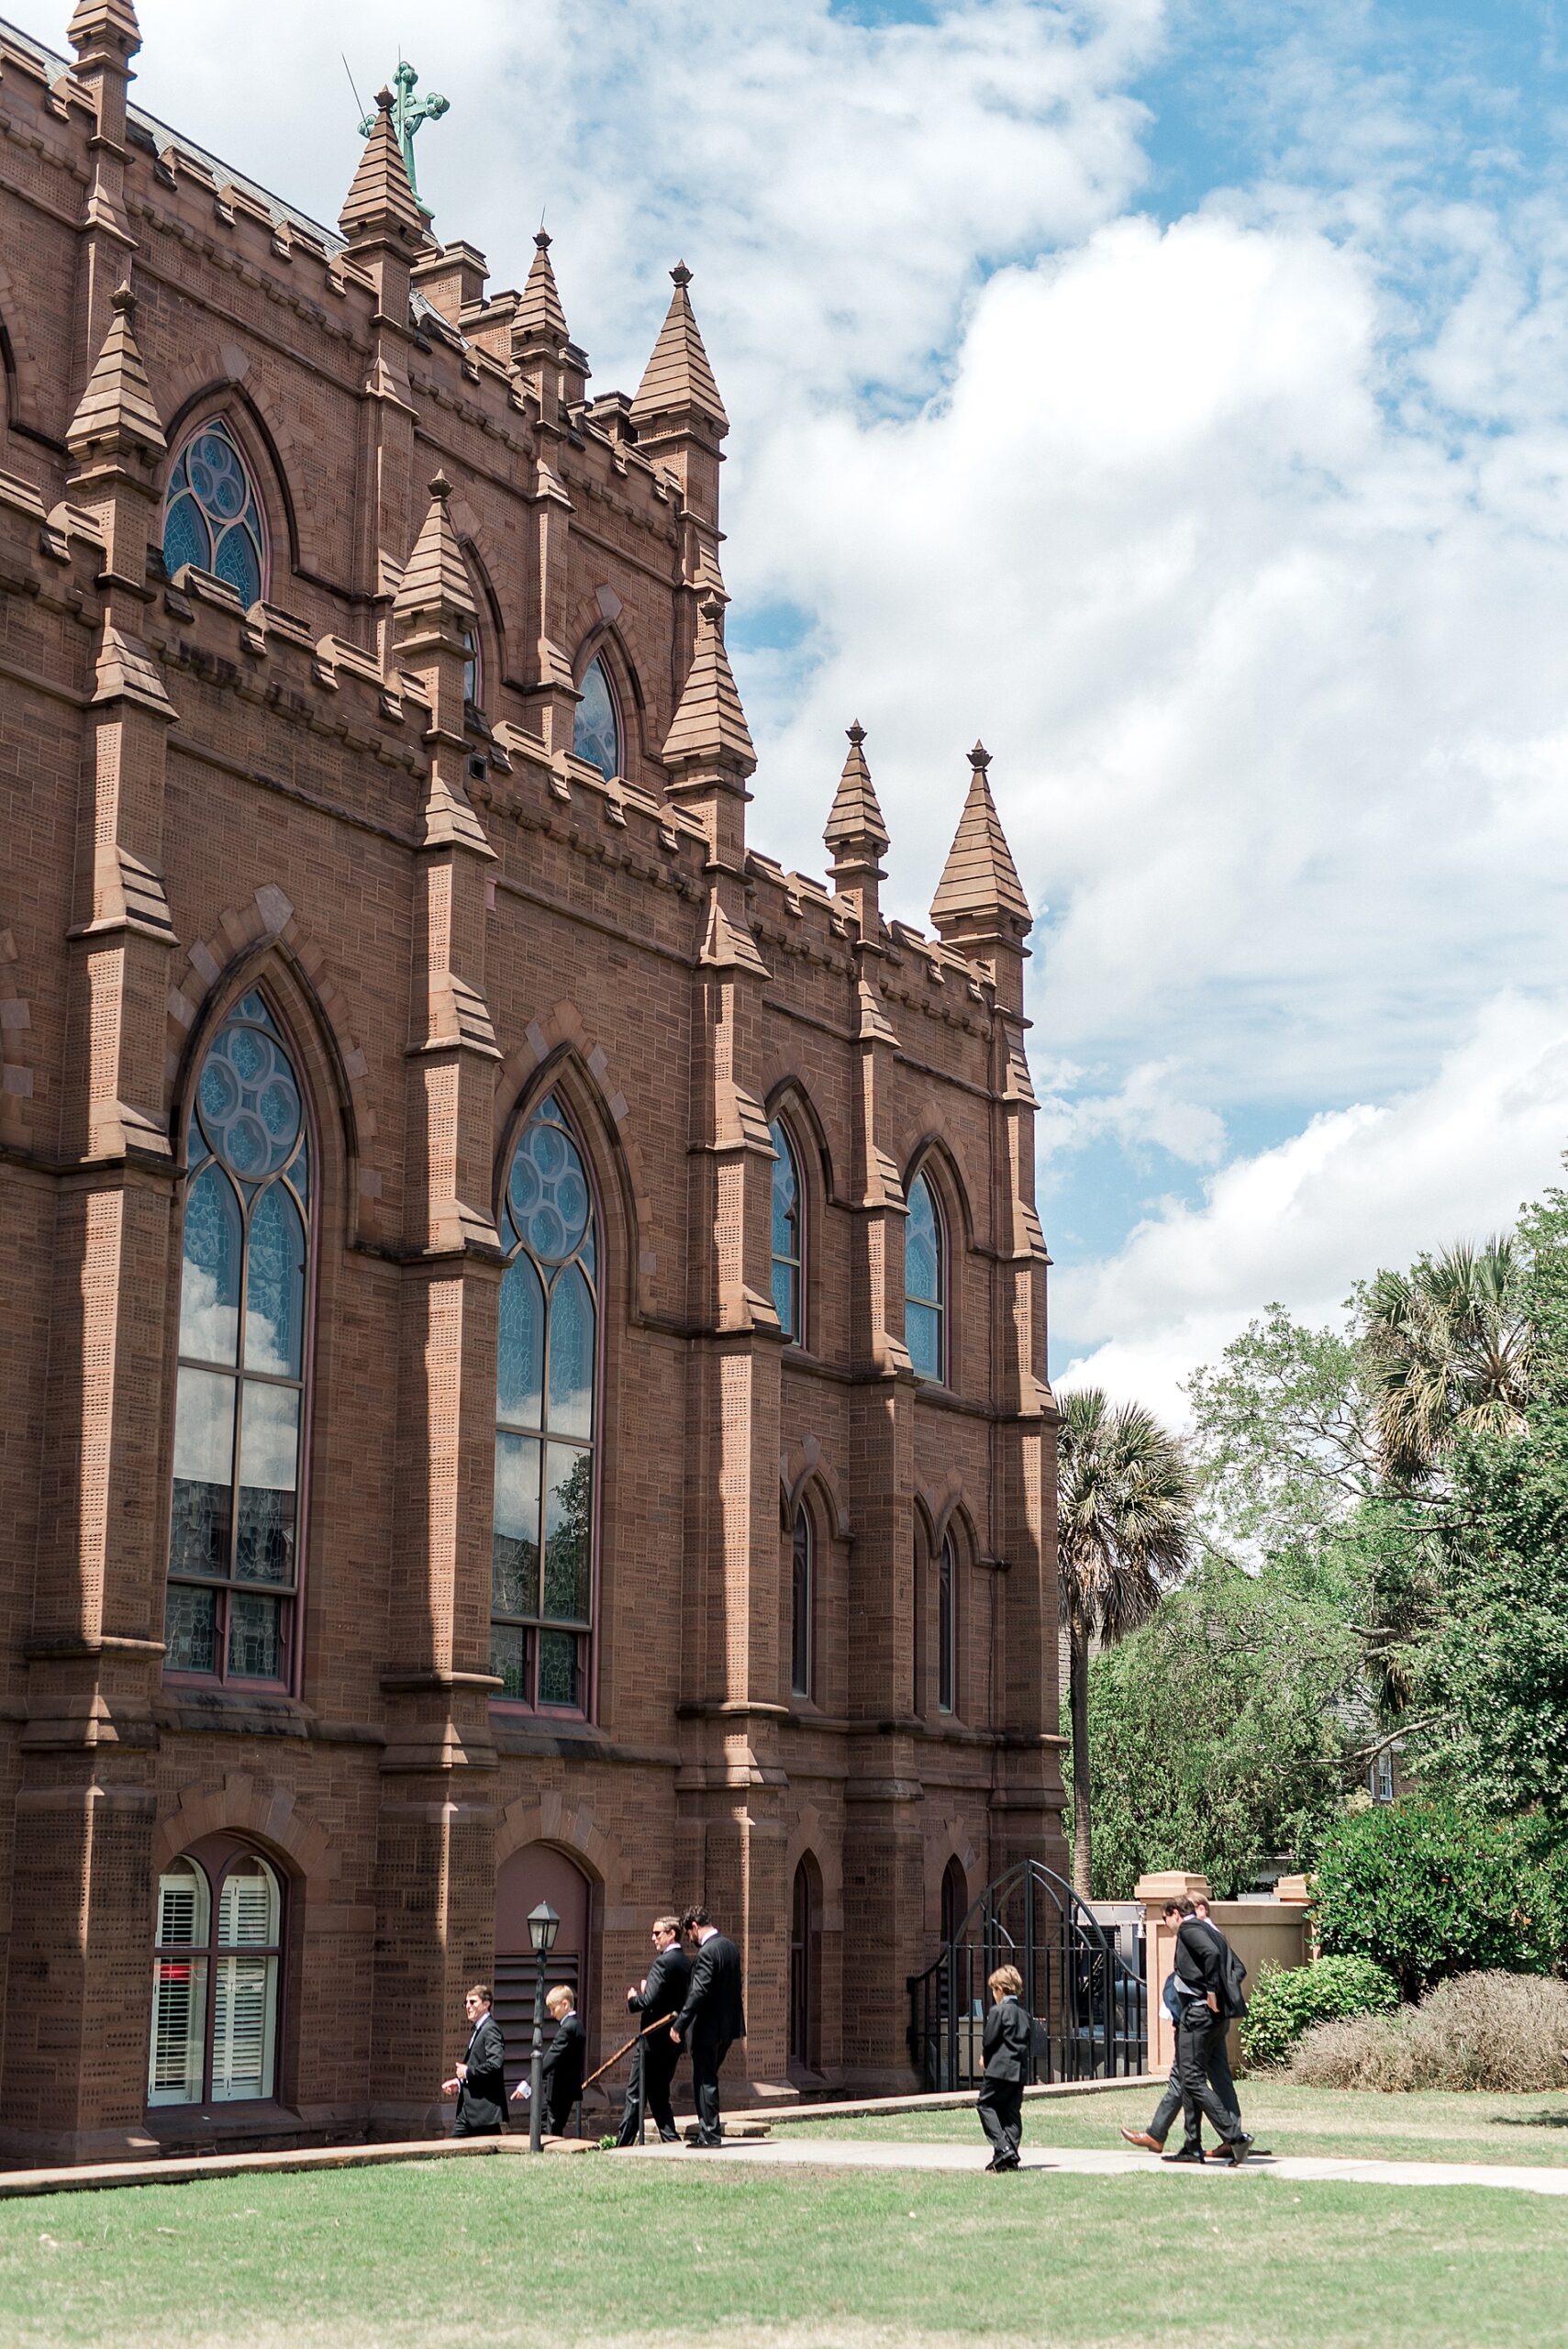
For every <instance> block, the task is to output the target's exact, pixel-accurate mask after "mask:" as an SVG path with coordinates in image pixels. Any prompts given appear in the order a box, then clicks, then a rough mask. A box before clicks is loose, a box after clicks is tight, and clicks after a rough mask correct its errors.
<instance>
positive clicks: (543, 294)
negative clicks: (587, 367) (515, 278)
mask: <svg viewBox="0 0 1568 2349" xmlns="http://www.w3.org/2000/svg"><path fill="white" fill-rule="evenodd" d="M512 332H513V334H514V335H521V334H546V335H548V336H549V337H550V340H552V341H554V342H565V341H566V340H567V332H566V312H565V311H564V310H563V309H562V306H561V292H560V288H559V287H558V286H557V284H556V283H555V272H554V270H553V269H552V268H551V267H550V239H549V237H548V236H547V235H546V234H545V232H544V230H543V229H542V228H540V229H539V230H538V231H537V233H536V234H535V237H534V258H533V266H532V268H531V269H530V270H529V271H528V283H527V284H526V285H525V286H524V287H523V293H522V299H521V300H520V301H519V303H518V304H517V314H516V316H515V317H514V318H513V320H512Z"/></svg>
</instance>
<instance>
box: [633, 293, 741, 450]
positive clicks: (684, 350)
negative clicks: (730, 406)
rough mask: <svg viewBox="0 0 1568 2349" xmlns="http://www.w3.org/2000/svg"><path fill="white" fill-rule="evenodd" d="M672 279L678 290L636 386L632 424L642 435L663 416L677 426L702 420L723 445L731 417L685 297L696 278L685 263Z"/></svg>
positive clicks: (672, 298)
mask: <svg viewBox="0 0 1568 2349" xmlns="http://www.w3.org/2000/svg"><path fill="white" fill-rule="evenodd" d="M670 275H671V277H672V279H673V281H674V286H675V291H674V293H673V295H672V296H671V301H670V307H669V309H668V310H667V311H666V313H665V316H664V323H663V325H662V327H661V328H660V329H659V340H658V341H657V342H656V343H655V344H654V346H653V350H652V353H651V357H650V359H649V362H648V364H647V366H646V367H645V368H644V370H643V373H642V381H641V383H640V384H639V385H638V387H637V397H636V398H635V399H634V400H633V401H632V404H631V419H632V422H633V423H634V424H635V425H636V426H637V427H638V429H639V431H641V430H644V429H647V428H648V427H649V426H651V425H654V424H656V423H658V422H659V421H660V420H661V419H662V418H664V417H668V418H670V419H671V420H672V421H673V422H679V421H680V420H682V419H693V418H695V417H702V418H705V419H706V422H707V424H708V427H709V429H710V430H711V431H712V432H713V433H714V435H715V437H716V438H717V439H719V440H722V439H723V437H724V435H725V434H726V433H727V432H728V429H729V418H728V416H726V414H725V412H724V402H723V401H722V400H721V399H720V398H719V396H718V385H717V384H716V383H715V382H714V379H713V369H712V368H711V367H710V366H709V364H708V358H707V352H706V351H705V350H704V348H703V339H702V337H701V335H700V334H699V333H698V332H697V322H696V318H695V316H694V314H693V311H692V304H691V296H690V295H688V293H687V292H686V288H687V286H688V285H689V284H691V282H692V273H691V271H690V270H689V269H688V268H687V267H686V264H685V262H684V261H681V262H676V263H675V266H674V268H673V270H672V271H671V272H670Z"/></svg>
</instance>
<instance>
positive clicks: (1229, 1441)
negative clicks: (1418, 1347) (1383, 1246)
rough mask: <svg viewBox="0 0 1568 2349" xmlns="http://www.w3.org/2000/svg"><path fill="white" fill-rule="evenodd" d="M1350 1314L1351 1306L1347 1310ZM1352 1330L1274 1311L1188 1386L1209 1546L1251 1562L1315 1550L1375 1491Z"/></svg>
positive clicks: (1368, 1418) (1373, 1453) (1279, 1308)
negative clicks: (1310, 1325)
mask: <svg viewBox="0 0 1568 2349" xmlns="http://www.w3.org/2000/svg"><path fill="white" fill-rule="evenodd" d="M1355 1304H1356V1300H1355V1299H1353V1298H1352V1299H1351V1309H1352V1310H1353V1308H1354V1307H1355ZM1361 1367H1362V1365H1361V1355H1360V1351H1359V1349H1358V1347H1357V1344H1356V1341H1355V1333H1354V1328H1353V1325H1351V1324H1347V1326H1346V1327H1345V1328H1344V1329H1341V1330H1333V1329H1323V1330H1309V1329H1307V1327H1306V1326H1305V1324H1303V1323H1302V1322H1299V1321H1293V1320H1292V1319H1291V1318H1290V1316H1289V1314H1288V1313H1287V1312H1286V1311H1285V1309H1284V1306H1283V1305H1277V1304H1276V1305H1271V1306H1270V1307H1269V1308H1268V1309H1267V1311H1266V1312H1265V1313H1264V1314H1263V1315H1262V1317H1261V1318H1260V1319H1257V1320H1255V1321H1251V1322H1249V1324H1248V1326H1247V1328H1246V1329H1245V1330H1242V1331H1241V1333H1240V1336H1239V1337H1237V1338H1234V1339H1232V1341H1231V1342H1230V1343H1229V1345H1228V1346H1227V1347H1226V1349H1225V1352H1224V1353H1223V1354H1222V1355H1221V1357H1220V1359H1219V1362H1218V1364H1215V1365H1213V1366H1206V1367H1205V1368H1203V1369H1201V1370H1196V1371H1195V1372H1194V1373H1193V1375H1192V1377H1191V1378H1190V1379H1189V1380H1188V1381H1187V1386H1186V1394H1187V1399H1188V1402H1189V1404H1190V1406H1191V1408H1192V1415H1193V1436H1192V1453H1193V1460H1194V1464H1195V1470H1196V1474H1197V1479H1198V1492H1199V1531H1200V1534H1201V1537H1202V1539H1203V1541H1204V1543H1205V1546H1206V1548H1207V1549H1209V1550H1210V1551H1213V1552H1215V1553H1218V1555H1220V1556H1221V1557H1226V1558H1229V1559H1230V1560H1232V1562H1235V1563H1242V1562H1246V1561H1251V1562H1254V1563H1255V1562H1256V1561H1257V1560H1258V1559H1260V1558H1262V1557H1264V1556H1267V1555H1269V1554H1271V1553H1279V1552H1281V1551H1284V1550H1288V1549H1291V1548H1294V1547H1296V1546H1297V1545H1298V1544H1300V1543H1302V1542H1310V1541H1312V1540H1315V1539H1316V1538H1317V1537H1318V1535H1319V1534H1320V1533H1322V1532H1323V1531H1325V1530H1326V1529H1327V1528H1329V1527H1330V1526H1334V1525H1338V1524H1340V1523H1342V1522H1343V1520H1345V1519H1346V1518H1347V1517H1348V1516H1350V1515H1351V1512H1352V1511H1353V1510H1354V1509H1355V1508H1357V1507H1358V1506H1359V1504H1360V1503H1361V1502H1362V1501H1363V1500H1365V1499H1367V1498H1368V1497H1371V1496H1372V1495H1373V1494H1374V1493H1375V1492H1376V1491H1377V1489H1378V1456H1377V1446H1376V1441H1375V1437H1374V1435H1373V1427H1372V1412H1371V1406H1370V1403H1369V1400H1368V1397H1367V1396H1366V1394H1365V1391H1364V1389H1363V1387H1362V1380H1361Z"/></svg>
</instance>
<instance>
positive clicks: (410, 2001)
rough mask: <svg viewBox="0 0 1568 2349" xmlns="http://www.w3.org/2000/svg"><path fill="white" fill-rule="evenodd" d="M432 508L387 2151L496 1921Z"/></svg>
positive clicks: (384, 2076) (485, 1028) (451, 630)
mask: <svg viewBox="0 0 1568 2349" xmlns="http://www.w3.org/2000/svg"><path fill="white" fill-rule="evenodd" d="M430 491H431V497H430V507H429V511H428V515H427V517H426V520H425V524H424V527H423V529H421V531H420V534H419V538H418V540H417V543H416V546H415V548H414V551H413V553H412V555H411V556H410V557H409V560H408V563H407V567H406V571H405V573H404V576H403V584H402V585H401V587H400V588H399V590H398V593H397V596H396V599H395V604H394V607H393V625H394V645H395V659H396V662H397V665H398V667H399V668H400V669H401V670H404V671H406V672H407V673H408V674H410V675H412V676H414V677H416V678H417V680H418V681H419V683H420V684H421V685H422V686H423V687H424V690H425V692H426V694H427V695H428V700H429V709H430V720H429V725H428V729H427V731H426V735H425V745H426V749H427V751H428V758H429V770H428V777H427V781H426V791H425V807H424V813H423V818H422V823H421V831H420V843H419V846H418V848H417V852H416V856H415V869H414V875H413V885H414V895H415V919H414V985H413V989H412V997H411V1000H412V1011H411V1025H410V1033H409V1040H408V1047H407V1070H408V1078H407V1095H406V1118H407V1159H408V1165H409V1169H410V1175H411V1179H410V1183H409V1186H408V1208H407V1224H406V1231H405V1248H406V1275H405V1294H404V1302H403V1311H402V1324H403V1330H402V1344H401V1359H400V1363H399V1375H398V1398H399V1426H400V1432H401V1438H402V1442H401V1446H400V1457H401V1461H402V1466H401V1470H400V1474H399V1480H398V1511H397V1534H396V1544H397V1546H396V1552H395V1580H394V1595H393V1609H392V1621H391V1626H390V1636H389V1641H388V1653H389V1664H388V1669H387V1670H386V1672H385V1673H384V1676H383V1681H382V1687H383V1688H384V1692H385V1695H386V1700H387V1708H386V1709H387V1734H388V1742H387V1746H386V1749H385V1752H384V1756H383V1760H382V1770H383V1775H384V1787H385V1792H384V1804H383V1811H382V1820H381V1834H380V1845H379V1851H378V1862H377V1923H376V1974H375V2020H376V2028H375V2043H376V2046H377V2048H378V2050H379V2051H380V2053H379V2054H378V2059H377V2076H378V2090H379V2095H378V2101H377V2104H376V2107H375V2110H374V2121H375V2125H376V2127H377V2128H378V2129H379V2130H382V2131H384V2132H389V2133H392V2134H396V2133H398V2132H400V2131H404V2130H413V2131H415V2132H417V2130H418V2129H420V2128H422V2127H424V2126H425V2125H427V2122H428V2123H429V2125H432V2126H433V2125H438V2124H437V2123H436V2121H434V2118H433V2116H434V2114H435V2112H436V2110H437V2108H438V2104H439V2083H440V2080H441V2078H442V2076H444V2073H445V2072H446V2071H448V2070H450V2056H451V2054H453V2053H455V2052H456V2047H455V2046H454V2045H453V2041H454V2034H456V2033H457V2032H459V2030H460V2029H461V2025H462V1992H463V1990H464V1988H465V1987H467V1985H468V1983H470V1982H472V1981H473V1980H474V1979H475V1978H476V1977H483V1978H488V1976H489V1972H490V1964H491V1956H492V1954H493V1949H494V1938H495V1809H494V1801H493V1796H492V1787H493V1783H494V1780H493V1776H492V1774H493V1772H494V1769H495V1747H494V1744H493V1742H492V1739H491V1735H490V1720H489V1698H490V1692H491V1690H492V1689H493V1688H495V1687H498V1686H499V1685H500V1684H499V1683H498V1682H497V1681H496V1680H495V1678H494V1677H493V1675H491V1673H490V1669H489V1642H490V1524H491V1509H492V1497H493V1489H494V1474H495V1346H496V1321H497V1296H498V1289H499V1281H500V1269H501V1256H500V1246H499V1241H498V1240H497V1236H496V1231H495V1221H494V1219H493V1215H492V1211H491V1188H492V1179H493V1175H492V1163H491V1162H492V1156H493V1146H494V1119H495V1068H496V1063H497V1061H498V1059H499V1057H500V1056H499V1053H498V1052H497V1049H496V1045H495V1034H494V1031H493V1030H492V1028H491V1024H490V1015H489V1012H488V1010H487V1009H486V1008H485V1002H484V964H485V944H486V932H487V924H488V916H487V913H486V909H485V895H486V876H487V873H488V868H489V866H490V864H491V863H493V862H494V852H492V850H491V848H490V846H489V843H488V841H486V840H485V838H484V831H483V829H482V828H481V826H480V823H479V820H478V818H477V817H476V815H475V813H474V811H473V807H471V806H470V804H469V800H468V796H467V793H466V790H465V787H464V780H463V777H464V763H465V756H466V747H465V743H464V739H463V732H462V723H463V719H462V672H463V663H464V660H465V658H466V648H465V645H464V641H463V629H464V627H465V626H466V625H467V624H468V623H469V622H471V621H472V618H473V599H472V596H471V593H470V590H469V587H468V583H467V576H466V573H465V572H464V569H463V564H462V555H461V553H460V551H459V549H458V546H457V541H456V538H455V536H454V534H453V531H452V528H451V523H450V519H449V517H448V514H447V500H448V497H449V495H450V488H449V484H447V483H446V481H445V480H444V479H443V478H442V476H441V475H439V474H438V475H437V476H436V479H435V480H434V481H433V482H432V483H431V484H430ZM456 2044H457V2045H461V2040H459V2041H457V2043H456ZM443 2051H444V2052H443Z"/></svg>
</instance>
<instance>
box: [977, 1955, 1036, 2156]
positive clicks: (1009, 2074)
mask: <svg viewBox="0 0 1568 2349" xmlns="http://www.w3.org/2000/svg"><path fill="white" fill-rule="evenodd" d="M985 1987H986V1988H987V1989H988V1990H989V1991H990V1993H991V1998H992V2001H993V2004H992V2007H991V2011H990V2013H989V2014H988V2015H987V2016H986V2018H985V2035H984V2039H983V2041H982V2042H981V2046H982V2050H983V2052H984V2057H985V2077H984V2080H982V2082H981V2084H980V2100H979V2110H980V2126H981V2127H982V2128H983V2129H984V2132H985V2134H986V2136H987V2137H988V2138H989V2139H990V2141H991V2158H990V2160H989V2161H988V2162H987V2163H986V2165H985V2166H986V2168H987V2169H988V2170H1006V2169H1017V2168H1018V2142H1019V2140H1020V2138H1021V2137H1022V2135H1023V2116H1024V2082H1025V2080H1026V2079H1027V2078H1028V2076H1029V2013H1028V2009H1026V2008H1025V2007H1024V2005H1023V2003H1022V1993H1023V1987H1024V1977H1023V1976H1022V1975H1021V1974H1020V1973H1019V1972H1018V1967H1017V1966H1016V1965H999V1966H998V1967H997V1968H996V1971H995V1974H993V1975H992V1976H990V1978H989V1979H988V1980H987V1982H986V1985H985Z"/></svg>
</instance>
